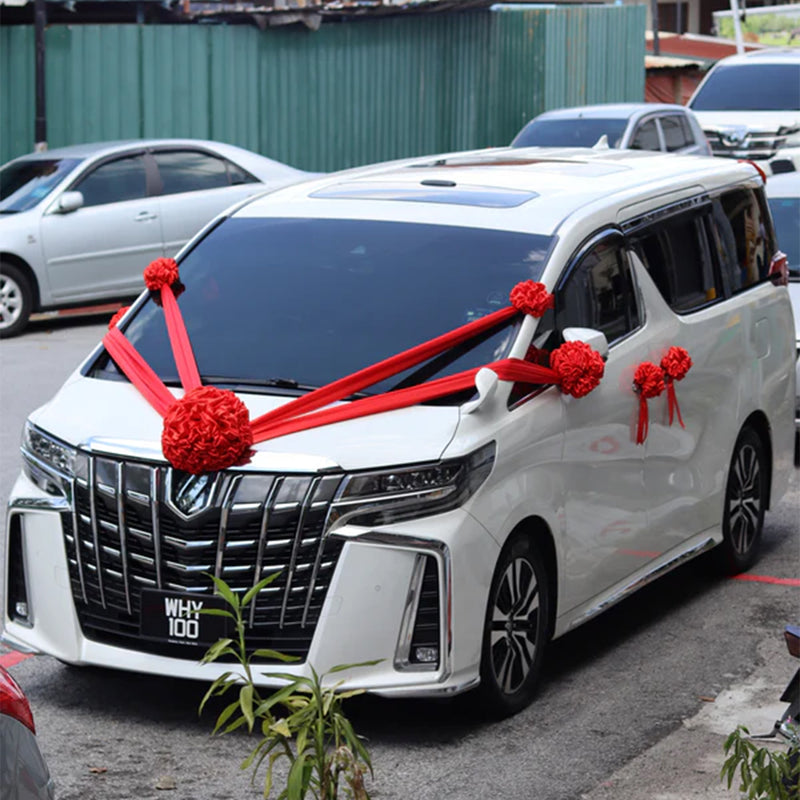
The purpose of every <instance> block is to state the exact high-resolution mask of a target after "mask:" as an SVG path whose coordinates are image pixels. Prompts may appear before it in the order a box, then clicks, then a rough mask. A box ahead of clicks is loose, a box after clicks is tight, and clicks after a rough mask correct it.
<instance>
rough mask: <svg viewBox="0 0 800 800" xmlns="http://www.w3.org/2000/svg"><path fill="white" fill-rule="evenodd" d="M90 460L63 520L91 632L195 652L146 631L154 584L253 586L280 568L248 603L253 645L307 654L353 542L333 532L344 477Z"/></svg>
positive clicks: (76, 593)
mask: <svg viewBox="0 0 800 800" xmlns="http://www.w3.org/2000/svg"><path fill="white" fill-rule="evenodd" d="M79 465H80V466H79V469H78V471H77V475H78V477H76V479H75V480H74V481H73V497H74V501H73V511H72V513H71V515H64V516H63V527H64V542H65V547H66V552H67V557H68V561H69V571H70V579H71V585H72V595H73V599H74V600H75V606H76V609H77V613H78V619H79V621H80V625H81V629H82V630H83V633H84V635H85V636H87V637H88V638H90V639H93V640H95V641H99V642H104V643H107V644H114V645H117V646H121V647H126V648H129V649H135V650H140V651H144V652H151V653H157V654H160V655H174V656H178V657H187V651H186V647H185V646H181V645H175V644H169V643H162V642H154V641H148V640H146V639H143V638H142V637H141V634H140V619H139V616H140V609H141V591H142V589H161V590H170V591H176V592H189V593H192V594H195V595H198V596H202V595H211V594H212V593H213V584H212V581H211V579H210V578H209V577H208V575H210V574H213V575H215V576H217V577H219V578H222V579H223V580H224V581H225V582H226V583H227V584H228V585H229V586H230V587H231V589H233V590H234V591H235V592H239V593H243V592H246V591H247V590H248V589H250V588H251V587H252V586H253V585H255V584H256V583H257V582H258V581H259V580H261V579H262V578H264V577H266V576H267V575H270V574H272V573H274V572H278V573H279V575H278V577H277V578H276V579H275V580H274V581H273V582H272V583H271V584H269V585H268V586H267V587H266V588H264V589H263V590H262V591H261V592H259V594H258V596H257V598H256V599H255V600H254V601H253V602H252V603H251V605H250V606H249V609H248V611H247V622H248V625H249V627H248V634H247V644H248V648H249V649H251V650H252V649H256V648H270V649H273V650H278V651H280V652H282V653H286V654H287V655H293V656H297V657H298V658H300V659H304V658H305V657H306V656H307V654H308V649H309V647H310V645H311V639H312V637H313V635H314V630H315V628H316V625H317V621H318V620H319V615H320V612H321V610H322V605H323V602H324V600H325V595H326V593H327V590H328V586H329V585H330V581H331V578H332V576H333V572H334V569H335V568H336V563H337V560H338V557H339V554H340V552H341V549H342V544H343V543H342V540H340V539H338V538H337V537H327V536H324V535H323V534H324V531H325V526H326V521H327V518H328V512H329V509H330V505H331V501H332V500H333V498H334V494H335V492H336V490H337V488H338V486H339V484H340V482H341V480H342V476H341V475H319V474H310V475H297V474H291V475H278V474H274V473H246V474H245V473H235V472H220V473H217V474H216V475H212V476H204V477H201V478H197V477H195V476H189V475H187V474H186V473H181V472H178V471H176V470H172V469H170V468H168V467H162V466H155V465H152V464H145V463H140V462H131V461H122V460H117V459H114V458H112V457H106V456H103V457H100V456H90V457H83V456H82V455H81V456H80V457H79ZM182 503H184V505H183V510H181V504H182ZM189 512H193V513H189Z"/></svg>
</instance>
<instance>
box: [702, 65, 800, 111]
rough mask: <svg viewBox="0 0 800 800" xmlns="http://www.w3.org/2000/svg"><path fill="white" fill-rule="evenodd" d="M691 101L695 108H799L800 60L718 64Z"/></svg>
mask: <svg viewBox="0 0 800 800" xmlns="http://www.w3.org/2000/svg"><path fill="white" fill-rule="evenodd" d="M690 105H691V107H692V109H693V110H694V111H798V110H800V64H755V63H752V64H739V65H734V66H729V67H728V66H722V67H718V68H717V69H715V70H714V72H713V73H711V75H709V78H708V80H707V81H706V82H705V83H704V84H703V87H702V88H701V89H700V92H699V93H698V95H697V97H695V98H694V100H693V101H692V102H691V104H690ZM743 122H747V120H743Z"/></svg>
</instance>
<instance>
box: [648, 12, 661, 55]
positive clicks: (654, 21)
mask: <svg viewBox="0 0 800 800" xmlns="http://www.w3.org/2000/svg"><path fill="white" fill-rule="evenodd" d="M650 18H651V22H650V24H651V27H652V28H653V55H654V56H660V55H661V45H660V44H659V41H658V0H650Z"/></svg>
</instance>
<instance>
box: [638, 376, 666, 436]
mask: <svg viewBox="0 0 800 800" xmlns="http://www.w3.org/2000/svg"><path fill="white" fill-rule="evenodd" d="M633 388H634V390H635V391H636V393H637V394H638V395H639V423H638V425H637V426H636V444H644V441H645V439H646V438H647V432H648V430H649V429H650V419H649V415H648V412H647V401H648V400H649V399H650V398H651V397H658V396H659V395H660V394H661V393H662V392H663V391H664V388H665V384H664V372H663V370H662V369H661V367H658V366H656V365H655V364H654V363H653V362H652V361H643V362H642V363H641V364H639V366H638V367H636V372H634V374H633Z"/></svg>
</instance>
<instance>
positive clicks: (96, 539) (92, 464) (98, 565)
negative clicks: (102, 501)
mask: <svg viewBox="0 0 800 800" xmlns="http://www.w3.org/2000/svg"><path fill="white" fill-rule="evenodd" d="M96 471H97V466H96V461H95V459H93V458H90V459H89V515H90V516H91V520H90V524H91V526H92V541H93V543H94V560H95V572H96V573H97V588H98V591H99V592H100V605H102V606H103V608H106V595H105V592H104V591H103V564H102V562H101V561H100V531H99V530H98V525H97V500H96V499H95V495H94V493H95V478H96V474H95V473H96Z"/></svg>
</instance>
